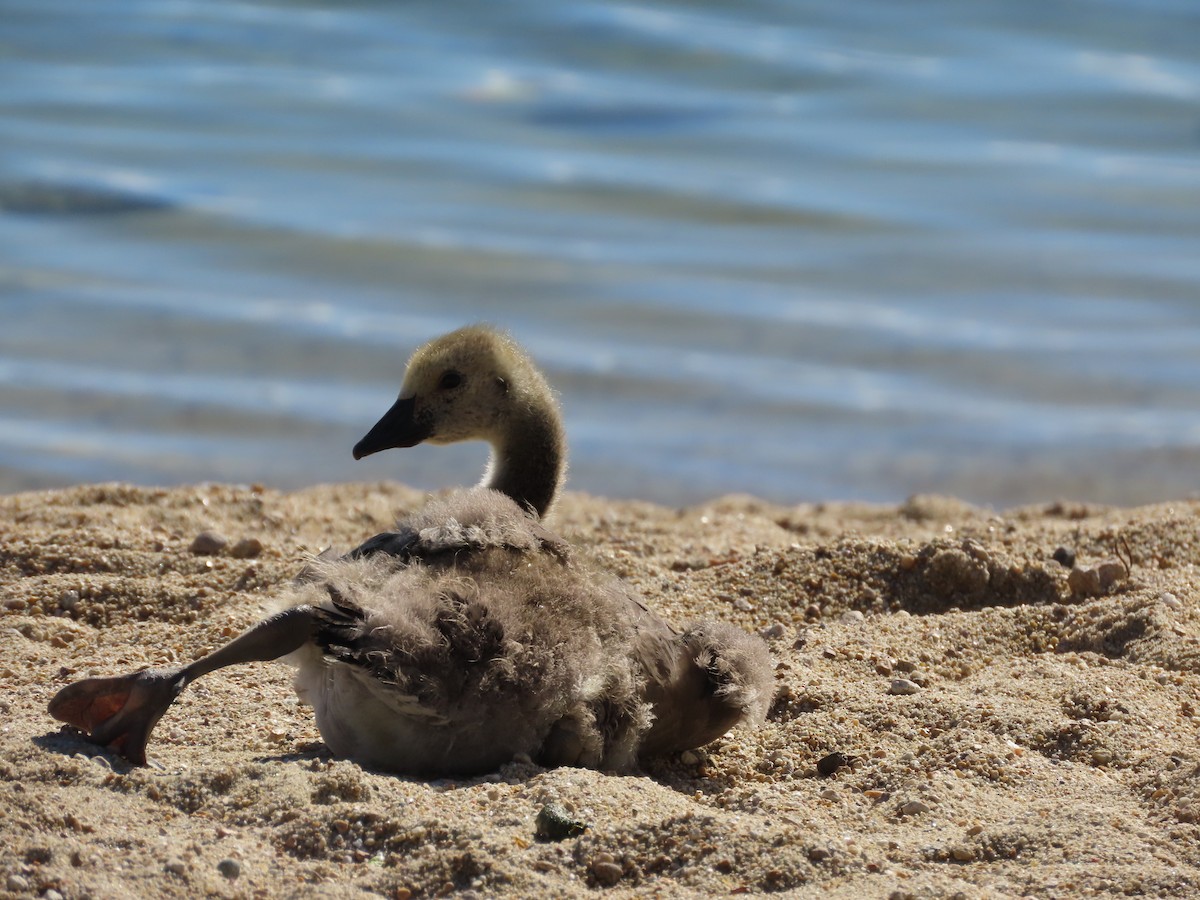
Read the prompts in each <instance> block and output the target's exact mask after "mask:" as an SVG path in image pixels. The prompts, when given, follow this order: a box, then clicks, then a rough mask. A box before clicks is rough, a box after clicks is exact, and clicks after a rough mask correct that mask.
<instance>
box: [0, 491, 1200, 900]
mask: <svg viewBox="0 0 1200 900" xmlns="http://www.w3.org/2000/svg"><path fill="white" fill-rule="evenodd" d="M422 502H424V495H423V494H421V493H419V492H416V491H413V490H409V489H406V488H403V487H400V486H397V485H390V484H363V485H339V486H330V487H317V488H312V489H309V490H304V491H299V492H295V493H287V494H283V493H278V492H275V491H271V490H262V489H258V488H254V487H240V488H235V487H228V486H221V485H204V486H198V487H187V488H178V489H173V490H155V489H147V488H136V487H129V486H123V485H103V486H84V487H79V488H74V489H70V490H65V491H49V492H37V493H25V494H15V495H11V496H6V497H0V613H2V614H3V621H2V622H0V681H2V683H3V688H4V689H3V693H2V694H0V723H2V724H0V891H7V893H6V894H5V896H14V897H28V896H41V897H46V898H50V900H54V898H55V897H64V898H84V897H91V898H107V897H196V896H205V895H210V896H217V897H366V896H382V897H391V898H403V897H410V896H411V897H426V896H439V895H448V894H453V895H455V896H460V897H468V896H477V897H535V896H536V897H575V896H584V895H587V896H600V895H603V896H606V897H633V896H650V895H653V896H663V897H683V896H705V895H715V894H741V893H751V894H754V893H760V892H778V891H789V892H791V894H792V895H794V896H800V897H818V896H820V897H825V896H835V897H897V898H900V897H926V896H929V897H952V896H961V897H991V896H997V897H1001V896H1032V897H1072V896H1095V895H1114V894H1134V895H1146V896H1178V897H1188V896H1196V894H1197V891H1198V890H1200V829H1198V825H1197V823H1198V822H1200V748H1198V746H1197V738H1198V735H1200V570H1198V569H1197V565H1198V564H1200V503H1198V502H1195V501H1190V502H1180V503H1175V504H1168V505H1159V506H1153V507H1144V508H1138V509H1115V508H1101V507H1091V506H1084V505H1078V504H1066V503H1054V504H1050V505H1046V506H1038V507H1028V508H1022V509H1014V510H1009V511H1005V512H1003V513H1000V514H997V513H994V512H992V511H989V510H983V509H978V508H974V507H971V506H968V505H966V504H963V503H960V502H957V501H954V500H950V499H945V498H938V497H917V498H913V499H912V500H910V501H909V502H908V503H906V504H904V505H903V506H900V507H867V506H853V505H833V504H830V505H819V506H801V507H792V508H784V507H778V506H772V505H770V504H767V503H763V502H760V501H757V500H753V499H750V498H743V497H729V498H723V499H720V500H717V501H714V502H712V503H709V504H704V505H702V506H697V507H693V508H689V509H685V510H672V509H666V508H662V507H658V506H652V505H649V504H644V503H637V502H610V501H606V500H601V499H595V498H590V497H587V496H582V495H579V494H568V495H567V496H566V498H565V499H564V501H563V502H562V503H561V505H560V507H559V509H558V510H557V513H556V516H555V518H554V519H553V521H552V524H553V526H554V527H555V528H556V529H557V530H558V531H559V532H561V533H562V534H564V536H566V537H567V538H568V539H569V540H571V541H572V542H573V543H574V544H575V545H576V546H577V547H578V552H579V553H580V554H584V555H588V556H590V557H592V558H593V559H594V560H595V561H596V564H597V565H598V566H600V567H603V568H607V569H610V570H612V571H614V572H617V573H619V574H620V575H622V576H624V577H626V578H628V579H629V580H630V581H632V582H634V583H635V584H637V585H638V586H639V587H640V588H641V589H642V591H643V592H644V593H645V594H646V596H647V597H649V598H650V601H651V603H652V604H653V605H654V606H655V607H656V608H657V609H658V610H659V611H661V612H662V613H663V614H664V615H665V616H667V617H668V618H670V619H671V620H673V621H676V622H683V621H685V620H687V619H690V618H699V617H704V618H720V619H724V620H727V621H730V622H733V623H736V624H737V625H740V626H742V627H743V628H746V629H750V630H756V631H762V632H763V633H764V634H765V635H766V636H767V639H768V643H769V645H770V647H771V650H772V653H773V654H774V656H775V658H776V660H777V675H778V695H777V697H776V700H775V703H774V706H773V708H772V712H771V714H770V717H769V719H768V721H767V722H766V723H765V724H764V725H763V726H762V727H760V728H758V729H756V730H753V731H735V732H733V733H731V734H730V735H728V736H726V737H725V738H723V739H721V740H719V741H717V742H715V743H713V744H711V745H709V746H708V747H705V748H704V749H702V750H700V751H696V752H689V753H686V754H683V755H682V756H681V757H676V758H668V759H662V760H659V761H656V762H654V763H653V764H652V765H649V766H648V767H647V768H646V770H645V771H644V772H643V773H641V774H638V775H622V776H617V775H611V774H605V773H601V772H594V771H589V770H579V769H558V770H545V769H541V768H539V767H537V766H534V765H532V764H530V763H528V762H514V763H512V764H510V765H508V766H506V767H504V768H503V769H501V770H500V771H498V772H496V773H494V774H491V775H488V776H485V777H481V778H474V779H467V780H440V781H427V780H417V779H406V778H400V777H395V776H391V775H384V774H378V773H374V772H369V771H365V770H363V769H362V768H360V767H359V766H357V765H355V764H353V763H349V762H345V761H341V760H336V759H333V758H332V757H331V756H330V755H329V754H328V752H327V751H326V750H325V748H324V746H323V745H322V743H321V740H320V736H319V734H318V733H317V731H316V728H315V726H314V724H313V720H312V716H311V711H310V710H308V709H307V708H305V707H303V706H301V705H299V704H298V702H297V701H296V699H295V697H294V695H293V694H292V691H291V677H290V672H289V670H288V669H287V667H286V666H284V665H283V664H280V663H264V664H257V665H253V666H246V667H243V668H241V669H237V670H225V671H222V672H218V673H215V674H214V675H212V676H209V677H208V678H206V679H204V680H203V681H201V682H199V683H198V684H197V685H195V686H193V687H192V688H189V689H188V691H187V692H186V693H185V694H184V695H183V696H182V697H181V698H180V700H179V702H178V703H177V704H176V705H175V707H173V708H172V710H171V711H170V712H169V713H168V714H167V715H166V716H165V717H164V718H163V720H162V721H161V723H160V724H159V726H158V728H157V730H156V732H155V734H154V736H153V738H152V740H151V743H150V748H149V752H150V758H151V762H152V765H151V766H149V767H147V768H132V767H130V766H129V765H128V764H127V763H125V762H124V761H123V760H122V759H121V758H120V757H117V756H115V755H113V754H111V753H109V752H107V751H105V750H103V749H102V748H99V747H96V746H94V745H91V744H89V743H88V742H87V741H85V740H83V739H82V738H81V737H80V736H79V735H78V733H74V732H72V731H71V730H70V729H68V728H65V727H60V726H59V725H58V723H56V722H54V721H53V720H51V719H50V718H49V716H48V715H47V714H46V712H45V710H46V704H47V701H48V700H49V699H50V697H51V696H52V695H53V693H54V692H55V691H56V690H57V689H58V688H59V687H61V686H62V685H63V684H65V683H67V682H68V681H70V680H73V679H78V678H82V677H85V676H88V675H109V674H120V673H124V672H126V671H129V670H132V669H135V668H139V667H143V666H147V665H166V664H173V663H177V662H182V661H187V660H190V659H192V658H195V657H196V656H198V655H200V654H201V653H203V652H205V651H207V650H209V649H211V648H213V647H215V646H217V645H219V644H220V643H222V642H223V641H224V640H226V639H227V638H228V637H229V636H231V635H234V634H236V633H238V632H239V631H240V630H241V629H243V628H245V627H246V626H248V625H250V624H251V623H253V622H254V621H255V620H256V619H257V618H258V617H259V616H260V614H261V612H262V611H263V610H264V609H265V608H268V607H269V605H270V602H271V599H272V597H273V596H274V595H275V593H276V592H277V590H278V588H279V586H280V584H281V583H282V582H284V581H286V580H287V579H289V578H291V577H292V576H293V575H294V574H295V573H296V572H297V571H298V570H299V569H300V568H301V567H302V565H303V564H304V560H305V559H306V557H307V556H309V555H310V554H313V553H315V552H318V551H320V550H321V549H323V548H325V547H326V546H328V545H331V544H332V545H334V546H337V547H341V548H348V547H350V546H352V545H354V544H356V543H357V542H358V541H360V540H361V539H362V538H364V537H365V536H368V535H370V534H372V533H374V532H376V531H379V530H384V529H385V528H386V527H387V526H388V525H389V524H390V522H391V521H392V519H393V518H394V516H395V515H396V514H397V513H402V512H404V511H406V510H412V509H415V508H417V507H418V506H419V505H420V504H421V503H422ZM205 529H211V530H214V531H216V532H219V533H220V534H221V535H223V536H225V537H226V538H228V539H229V544H228V546H226V547H225V548H224V549H223V550H221V551H220V552H218V553H217V554H216V555H197V554H195V553H193V552H192V551H191V549H190V547H191V545H192V542H193V540H194V538H195V537H196V535H197V534H198V533H200V532H201V531H203V530H205ZM242 538H253V539H256V540H258V541H259V542H261V544H262V550H261V553H260V554H259V555H257V556H251V557H248V558H238V557H237V556H235V555H233V554H232V552H231V550H232V548H233V546H234V544H235V543H236V542H237V541H239V540H240V539H242ZM1060 547H1062V548H1064V549H1065V550H1068V551H1073V552H1074V553H1075V554H1077V564H1078V566H1079V567H1080V568H1081V569H1083V570H1086V569H1089V568H1092V567H1094V566H1095V565H1096V564H1097V563H1100V562H1102V561H1103V560H1105V559H1109V558H1111V557H1114V556H1120V557H1121V558H1123V562H1122V563H1120V564H1115V563H1114V564H1112V565H1110V566H1108V567H1106V568H1105V569H1103V574H1104V575H1105V577H1106V580H1105V582H1104V584H1103V585H1098V584H1097V583H1096V582H1097V581H1098V573H1093V576H1092V584H1091V586H1090V588H1089V587H1088V586H1087V584H1086V582H1087V581H1088V576H1086V574H1085V575H1076V576H1075V578H1074V583H1075V584H1077V585H1079V586H1080V588H1081V589H1082V590H1083V591H1084V593H1080V591H1079V590H1074V591H1073V590H1072V588H1071V586H1070V584H1069V582H1068V579H1069V575H1068V569H1067V568H1066V567H1065V566H1063V565H1061V564H1060V563H1059V562H1056V561H1055V560H1054V559H1053V558H1052V557H1053V555H1054V553H1055V551H1056V550H1058V548H1060ZM245 552H253V548H249V550H248V551H245ZM1059 555H1060V557H1061V556H1063V554H1062V553H1060V554H1059ZM1126 565H1128V566H1129V571H1128V572H1126V571H1124V569H1125V566H1126ZM1095 591H1099V593H1098V595H1096V596H1087V595H1085V594H1087V593H1088V592H1095ZM834 753H838V754H841V756H840V757H830V754H834ZM827 757H829V759H828V760H826V762H825V763H823V764H822V767H821V768H822V769H825V770H828V769H829V768H831V767H832V765H833V763H834V762H839V761H840V762H844V763H845V764H844V765H842V766H841V767H840V768H837V770H836V771H833V772H832V773H831V774H827V775H826V774H821V772H820V771H819V770H818V762H820V761H822V760H823V759H826V758H827ZM553 801H557V802H559V803H561V804H562V805H563V807H565V809H566V810H567V812H568V813H569V815H570V816H571V817H573V818H574V819H577V820H578V821H580V822H583V823H585V824H586V825H587V828H586V830H584V831H583V833H582V834H579V835H576V836H572V837H566V838H564V839H562V840H559V841H539V840H537V839H535V819H536V817H537V815H538V812H539V810H541V809H542V807H543V806H544V805H545V804H547V803H550V802H553Z"/></svg>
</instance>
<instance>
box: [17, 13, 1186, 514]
mask: <svg viewBox="0 0 1200 900" xmlns="http://www.w3.org/2000/svg"><path fill="white" fill-rule="evenodd" d="M477 320H488V321H491V322H494V323H497V324H499V325H503V326H505V327H507V328H509V329H510V330H511V331H512V332H513V333H514V334H515V335H516V336H517V337H518V338H519V340H521V341H522V342H523V343H524V344H525V345H526V346H527V347H529V348H530V350H531V351H532V352H533V353H534V355H535V356H536V357H537V359H539V360H540V361H541V362H542V363H543V364H544V365H545V367H546V369H547V371H548V374H549V376H550V378H551V380H552V382H553V383H554V384H555V385H556V387H557V388H558V389H559V391H560V393H561V398H562V401H563V404H564V407H565V411H566V416H567V425H568V429H569V435H570V438H571V441H572V450H573V462H572V476H571V482H570V486H571V487H572V488H574V489H577V490H586V491H589V492H592V493H598V494H606V495H609V496H614V497H623V496H636V497H643V498H647V499H653V500H659V501H664V502H668V503H680V504H682V503H687V502H692V501H697V500H702V499H705V498H707V497H710V496H713V495H715V494H719V493H724V492H731V491H746V492H751V493H754V494H757V495H760V496H763V497H766V498H770V499H773V500H778V501H784V502H790V501H801V500H832V499H851V498H858V499H867V500H879V501H898V500H901V499H903V498H904V497H905V496H906V495H908V494H910V493H913V492H917V491H943V492H948V493H954V494H957V495H959V496H962V497H964V498H966V499H968V500H971V501H975V502H981V503H988V504H993V505H996V506H1001V507H1003V506H1007V505H1010V504H1015V503H1020V502H1026V501H1037V500H1051V499H1054V498H1073V499H1089V500H1099V501H1110V502H1138V501H1148V500H1156V499H1171V498H1182V497H1186V496H1192V495H1195V493H1196V491H1197V489H1198V488H1200V4H1198V3H1196V2H1194V0H1089V2H1082V0H1076V2H1058V0H1049V2H1046V0H1007V2H977V3H959V2H950V0H943V2H937V0H933V2H926V3H911V4H909V3H895V2H893V0H855V2H852V3H835V2H802V0H749V2H739V3H712V2H704V0H679V2H666V0H663V2H657V3H653V4H649V5H645V4H629V3H619V2H603V0H599V2H597V0H583V2H571V3H543V2H529V0H524V2H521V0H518V2H504V3H497V2H495V0H455V2H452V3H446V2H422V0H416V2H402V3H401V2H395V3H393V2H379V0H343V2H337V3H334V2H324V3H317V2H299V0H277V2H265V0H238V2H233V0H0V489H2V490H5V491H12V490H19V489H24V488H31V487H40V486H51V485H63V484H71V483H76V482H83V481H101V480H114V479H123V480H131V481H134V482H139V483H148V484H173V483H181V482H197V481H202V480H222V481H233V482H261V483H264V484H268V485H272V486H278V487H291V486H299V485H305V484H312V483H316V482H325V481H348V480H375V479H380V478H394V479H397V480H401V481H404V482H407V483H410V484H414V485H418V486H423V487H433V486H439V485H450V484H461V483H464V482H471V481H474V480H475V479H476V478H477V476H478V469H479V467H480V466H482V464H483V460H484V459H485V457H486V449H485V448H484V447H482V446H464V447H458V448H452V449H446V448H425V447H423V448H417V449H415V450H409V451H404V452H403V453H400V452H393V453H388V454H381V455H379V456H376V457H371V458H370V459H369V460H366V461H363V462H360V463H355V462H354V461H353V460H352V459H351V457H350V448H351V446H352V445H353V444H354V442H355V441H356V440H357V439H358V438H359V437H361V436H362V434H363V433H365V431H366V429H367V428H368V427H369V426H370V425H371V424H372V423H373V422H374V421H375V419H376V418H377V417H378V415H380V414H381V413H382V412H383V411H384V410H385V409H386V408H387V407H388V406H389V405H390V403H391V401H392V399H393V398H394V395H395V392H396V389H397V387H398V384H399V379H400V376H401V373H402V371H403V366H404V362H405V359H406V356H407V354H408V353H409V351H410V350H411V349H412V348H413V347H414V346H415V345H416V344H417V343H419V342H420V341H422V340H424V339H426V338H428V337H431V336H433V335H435V334H437V333H440V332H442V331H446V330H449V329H451V328H453V327H456V326H458V325H460V324H464V323H466V322H472V321H477Z"/></svg>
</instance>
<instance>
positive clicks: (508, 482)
mask: <svg viewBox="0 0 1200 900" xmlns="http://www.w3.org/2000/svg"><path fill="white" fill-rule="evenodd" d="M507 424H508V428H507V429H506V431H505V432H504V433H503V434H501V435H499V436H498V437H497V438H496V439H495V440H493V441H492V459H491V462H490V464H489V465H488V471H487V474H486V475H485V476H484V484H485V485H486V486H487V487H489V488H491V489H493V490H496V491H500V492H502V493H504V494H507V495H508V496H510V497H512V498H513V500H515V501H517V503H518V504H519V505H521V506H524V507H529V508H530V509H532V510H533V511H534V512H536V513H537V514H538V517H539V518H542V517H544V516H545V515H546V511H547V510H549V509H550V506H551V505H552V504H553V503H554V498H555V497H556V496H558V489H559V487H560V486H561V484H562V479H563V472H564V469H565V468H566V466H565V463H566V449H565V437H564V435H563V427H562V420H561V419H560V417H559V414H558V410H557V409H554V408H552V407H549V406H545V407H542V406H530V407H527V408H525V409H523V410H522V411H520V412H519V413H518V414H517V415H515V416H514V417H513V418H512V419H511V420H510V421H509V422H508V423H507Z"/></svg>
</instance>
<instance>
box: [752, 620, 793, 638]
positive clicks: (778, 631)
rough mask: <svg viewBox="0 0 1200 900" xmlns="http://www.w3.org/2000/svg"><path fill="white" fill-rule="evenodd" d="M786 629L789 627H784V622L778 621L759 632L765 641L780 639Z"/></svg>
mask: <svg viewBox="0 0 1200 900" xmlns="http://www.w3.org/2000/svg"><path fill="white" fill-rule="evenodd" d="M786 631H787V629H786V628H784V627H783V623H782V622H776V623H775V624H773V625H768V626H767V627H766V628H764V629H762V630H761V631H760V632H759V633H758V636H759V637H761V638H762V639H763V640H764V641H774V640H778V639H779V638H781V637H783V635H784V634H785V633H786Z"/></svg>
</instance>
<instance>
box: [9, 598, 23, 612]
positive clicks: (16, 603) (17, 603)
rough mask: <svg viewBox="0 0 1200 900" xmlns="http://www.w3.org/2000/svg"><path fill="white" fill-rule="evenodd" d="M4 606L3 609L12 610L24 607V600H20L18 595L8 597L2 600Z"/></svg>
mask: <svg viewBox="0 0 1200 900" xmlns="http://www.w3.org/2000/svg"><path fill="white" fill-rule="evenodd" d="M4 608H5V609H13V610H19V609H24V608H25V601H24V600H22V599H21V598H20V597H9V598H8V599H7V600H5V601H4Z"/></svg>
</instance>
